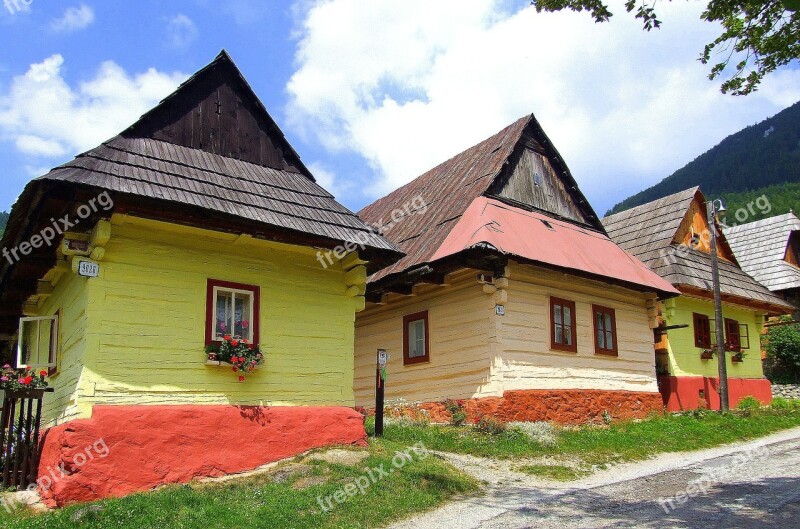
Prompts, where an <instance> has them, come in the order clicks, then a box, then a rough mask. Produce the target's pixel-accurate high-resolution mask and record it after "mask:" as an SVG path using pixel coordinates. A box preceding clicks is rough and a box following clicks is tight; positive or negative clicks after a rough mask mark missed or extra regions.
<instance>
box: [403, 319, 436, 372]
mask: <svg viewBox="0 0 800 529" xmlns="http://www.w3.org/2000/svg"><path fill="white" fill-rule="evenodd" d="M429 343H430V342H429V339H428V311H423V312H417V313H415V314H409V315H408V316H404V317H403V364H404V365H409V364H418V363H420V362H428V361H430V349H429Z"/></svg>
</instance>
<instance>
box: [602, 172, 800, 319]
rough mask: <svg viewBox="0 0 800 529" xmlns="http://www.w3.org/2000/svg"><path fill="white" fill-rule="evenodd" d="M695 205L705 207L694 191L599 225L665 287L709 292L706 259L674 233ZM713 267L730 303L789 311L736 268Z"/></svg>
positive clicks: (722, 263)
mask: <svg viewBox="0 0 800 529" xmlns="http://www.w3.org/2000/svg"><path fill="white" fill-rule="evenodd" d="M695 200H700V201H701V203H703V202H705V198H704V197H703V194H702V192H701V191H700V189H699V188H698V187H693V188H691V189H687V190H685V191H681V192H679V193H675V194H673V195H669V196H666V197H664V198H660V199H658V200H654V201H652V202H648V203H647V204H642V205H641V206H637V207H635V208H632V209H630V210H627V211H623V212H620V213H616V214H614V215H609V216H608V217H606V218H604V219H603V224H604V225H605V226H606V230H607V231H608V234H609V236H610V237H611V238H612V239H613V240H614V241H615V242H616V243H617V244H618V245H620V246H621V247H622V248H623V249H625V250H627V251H628V252H630V253H631V254H633V255H634V256H636V257H638V258H639V259H641V260H642V261H643V262H644V263H645V264H646V265H647V266H649V267H650V268H651V269H652V270H653V271H654V272H656V273H657V274H658V275H660V276H661V277H663V278H664V279H666V280H667V281H669V282H670V283H671V284H673V285H675V286H676V287H678V288H681V287H689V288H694V289H699V290H703V291H707V292H711V291H712V290H713V286H712V282H711V255H710V254H708V253H706V252H702V251H699V250H696V249H692V248H689V247H687V246H682V245H681V242H682V241H679V240H677V239H678V233H679V228H680V227H681V225H682V224H683V223H684V220H685V219H686V218H687V215H688V214H689V211H690V207H691V205H692V203H693V202H694V201H695ZM719 238H720V244H727V242H726V241H725V236H724V235H723V234H720V237H719ZM719 265H720V267H719V270H720V290H721V292H722V293H723V295H725V296H730V297H732V301H734V300H735V301H739V302H743V303H747V302H748V301H750V302H755V303H757V304H760V305H764V306H766V307H769V309H770V310H774V311H776V312H782V311H788V312H791V311H793V310H794V308H793V307H792V306H791V305H789V304H788V303H786V301H784V300H783V299H781V298H779V297H778V296H776V295H774V294H772V293H771V292H770V291H769V290H767V289H766V288H765V287H764V286H763V285H761V284H760V283H759V282H757V281H756V280H755V279H753V278H752V277H750V276H749V275H747V273H745V272H744V271H743V270H742V269H741V268H739V266H738V265H737V264H736V263H734V262H729V261H727V260H725V259H720V260H719Z"/></svg>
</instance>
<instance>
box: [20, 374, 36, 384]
mask: <svg viewBox="0 0 800 529" xmlns="http://www.w3.org/2000/svg"><path fill="white" fill-rule="evenodd" d="M22 380H23V382H22V383H23V384H25V385H26V386H27V385H28V384H30V383H31V382H33V377H32V376H30V375H28V376H27V377H25V378H24V379H22Z"/></svg>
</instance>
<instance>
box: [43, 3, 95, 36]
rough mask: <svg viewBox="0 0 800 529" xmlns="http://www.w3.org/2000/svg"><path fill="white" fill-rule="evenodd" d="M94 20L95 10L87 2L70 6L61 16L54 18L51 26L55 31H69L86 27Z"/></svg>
mask: <svg viewBox="0 0 800 529" xmlns="http://www.w3.org/2000/svg"><path fill="white" fill-rule="evenodd" d="M93 22H94V10H93V9H92V8H91V7H89V6H87V5H86V4H81V5H79V6H77V7H68V8H67V10H66V11H64V14H63V15H61V17H60V18H56V19H53V21H52V22H50V27H51V28H52V29H53V31H57V32H59V33H67V32H70V31H78V30H80V29H85V28H87V27H89V26H90V25H92V23H93Z"/></svg>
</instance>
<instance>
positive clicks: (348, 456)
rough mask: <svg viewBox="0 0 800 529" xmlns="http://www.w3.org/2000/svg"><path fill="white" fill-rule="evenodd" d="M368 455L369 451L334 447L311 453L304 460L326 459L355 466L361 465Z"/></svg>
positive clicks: (336, 463)
mask: <svg viewBox="0 0 800 529" xmlns="http://www.w3.org/2000/svg"><path fill="white" fill-rule="evenodd" d="M368 457H369V452H367V451H359V450H344V449H341V448H334V449H332V450H326V451H325V452H319V453H317V454H311V455H310V456H308V457H307V458H305V459H304V460H303V461H304V462H305V461H324V462H325V463H333V464H335V465H344V466H348V467H355V466H358V465H360V464H361V463H362V462H363V461H364V460H365V459H367V458H368Z"/></svg>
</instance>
